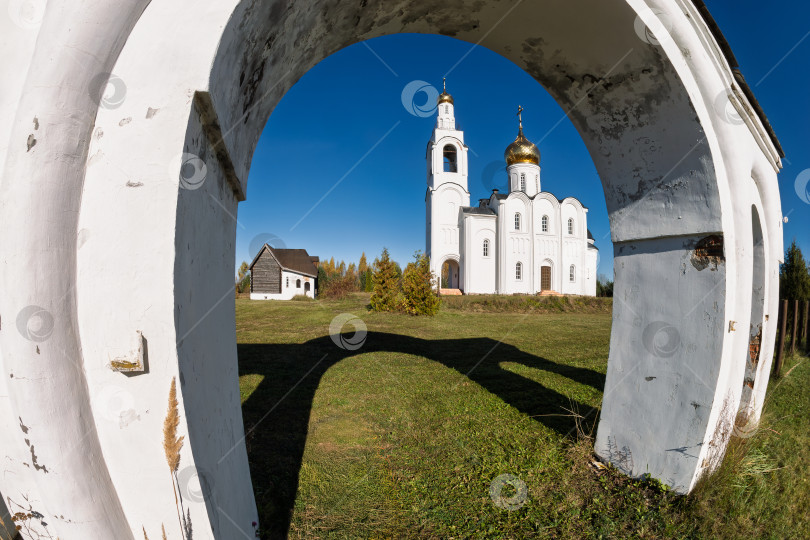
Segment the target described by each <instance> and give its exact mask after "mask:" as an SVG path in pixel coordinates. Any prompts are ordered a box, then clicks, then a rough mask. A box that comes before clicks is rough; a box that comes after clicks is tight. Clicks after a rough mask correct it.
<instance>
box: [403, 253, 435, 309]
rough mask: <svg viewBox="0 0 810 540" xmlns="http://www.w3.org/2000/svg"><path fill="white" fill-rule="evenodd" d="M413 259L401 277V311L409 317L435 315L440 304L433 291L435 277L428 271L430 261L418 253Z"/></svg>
mask: <svg viewBox="0 0 810 540" xmlns="http://www.w3.org/2000/svg"><path fill="white" fill-rule="evenodd" d="M414 259H415V260H414V262H411V263H408V266H406V267H405V272H404V274H403V275H402V294H403V301H402V309H403V311H405V313H408V314H410V315H431V316H432V315H436V314H437V313H438V312H439V306H440V304H441V303H440V301H439V297H438V296H436V291H435V290H434V289H433V281H434V279H435V276H434V275H433V272H431V271H430V260H429V259H428V257H427V255H423V254H422V253H420V252H419V251H417V252H416V253H415V254H414Z"/></svg>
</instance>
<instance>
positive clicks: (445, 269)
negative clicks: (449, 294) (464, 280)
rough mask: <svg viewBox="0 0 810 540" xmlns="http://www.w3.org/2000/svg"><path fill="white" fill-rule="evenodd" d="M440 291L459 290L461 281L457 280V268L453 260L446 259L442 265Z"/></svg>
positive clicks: (456, 263)
mask: <svg viewBox="0 0 810 540" xmlns="http://www.w3.org/2000/svg"><path fill="white" fill-rule="evenodd" d="M441 289H443V290H444V289H447V290H451V289H452V290H459V289H461V281H460V280H459V266H458V262H457V261H455V260H454V259H447V260H446V261H444V263H442V275H441Z"/></svg>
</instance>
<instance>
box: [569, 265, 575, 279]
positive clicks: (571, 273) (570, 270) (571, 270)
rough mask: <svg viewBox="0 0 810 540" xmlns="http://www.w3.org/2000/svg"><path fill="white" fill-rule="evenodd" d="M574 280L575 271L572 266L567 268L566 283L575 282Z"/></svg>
mask: <svg viewBox="0 0 810 540" xmlns="http://www.w3.org/2000/svg"><path fill="white" fill-rule="evenodd" d="M575 278H576V269H575V268H574V265H573V264H572V265H571V266H570V267H569V268H568V281H575Z"/></svg>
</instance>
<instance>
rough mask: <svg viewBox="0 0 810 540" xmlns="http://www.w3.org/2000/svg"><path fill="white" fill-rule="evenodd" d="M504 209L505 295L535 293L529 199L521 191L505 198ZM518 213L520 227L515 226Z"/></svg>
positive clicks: (502, 251)
mask: <svg viewBox="0 0 810 540" xmlns="http://www.w3.org/2000/svg"><path fill="white" fill-rule="evenodd" d="M502 209H503V210H502V211H503V212H504V228H505V244H504V245H503V246H502V250H501V253H502V254H503V255H502V256H503V259H504V263H505V264H504V278H505V279H504V290H503V291H502V292H503V293H504V294H532V293H533V292H534V271H533V265H534V261H533V255H532V249H531V247H532V235H531V232H532V228H533V224H532V214H531V204H530V201H529V199H528V198H527V197H526V196H525V195H523V194H519V195H517V196H513V197H509V198H508V199H506V201H505V204H504V205H503V206H502ZM515 214H520V229H519V230H516V229H515ZM517 263H520V264H521V273H520V274H521V275H520V279H518V278H517Z"/></svg>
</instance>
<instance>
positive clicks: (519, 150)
mask: <svg viewBox="0 0 810 540" xmlns="http://www.w3.org/2000/svg"><path fill="white" fill-rule="evenodd" d="M522 112H523V107H518V118H519V127H518V136H517V137H516V138H515V141H514V142H513V143H512V144H510V145H509V146H507V147H506V150H505V151H504V153H503V158H504V159H505V160H506V164H507V165H514V164H515V163H534V164H535V165H540V150H538V149H537V146H536V145H535V144H534V143H533V142H531V141H530V140H529V139H527V138H526V137H525V136H524V135H523V119H522V118H521V117H520V113H522Z"/></svg>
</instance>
